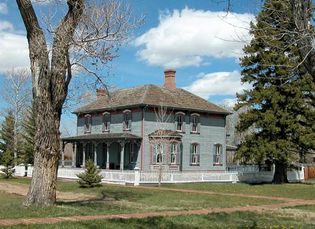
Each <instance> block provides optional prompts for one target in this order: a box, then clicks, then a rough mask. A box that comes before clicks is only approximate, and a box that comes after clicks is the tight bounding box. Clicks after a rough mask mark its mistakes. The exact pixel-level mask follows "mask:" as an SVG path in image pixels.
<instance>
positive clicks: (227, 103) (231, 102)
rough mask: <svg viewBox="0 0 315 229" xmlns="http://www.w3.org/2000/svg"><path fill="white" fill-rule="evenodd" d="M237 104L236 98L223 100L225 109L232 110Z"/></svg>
mask: <svg viewBox="0 0 315 229" xmlns="http://www.w3.org/2000/svg"><path fill="white" fill-rule="evenodd" d="M236 102H237V99H236V98H233V99H224V100H223V105H224V106H225V107H227V108H233V107H234V106H235V104H236Z"/></svg>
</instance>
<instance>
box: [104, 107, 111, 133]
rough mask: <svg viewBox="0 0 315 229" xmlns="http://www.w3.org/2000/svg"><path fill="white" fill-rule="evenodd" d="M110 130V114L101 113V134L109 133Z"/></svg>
mask: <svg viewBox="0 0 315 229" xmlns="http://www.w3.org/2000/svg"><path fill="white" fill-rule="evenodd" d="M109 130H110V113H108V112H105V113H103V132H109Z"/></svg>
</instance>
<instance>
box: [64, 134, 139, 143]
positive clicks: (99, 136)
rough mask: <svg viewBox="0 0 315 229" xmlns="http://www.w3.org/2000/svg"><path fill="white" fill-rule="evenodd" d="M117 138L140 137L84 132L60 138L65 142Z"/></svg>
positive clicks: (133, 138)
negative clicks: (83, 133)
mask: <svg viewBox="0 0 315 229" xmlns="http://www.w3.org/2000/svg"><path fill="white" fill-rule="evenodd" d="M119 139H131V140H137V139H141V137H139V136H137V135H134V134H130V133H104V134H85V135H79V136H73V137H64V138H62V140H63V141H66V142H76V141H84V140H119Z"/></svg>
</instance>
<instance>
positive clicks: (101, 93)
mask: <svg viewBox="0 0 315 229" xmlns="http://www.w3.org/2000/svg"><path fill="white" fill-rule="evenodd" d="M106 96H107V92H106V89H104V88H98V89H96V98H97V99H99V98H101V97H106Z"/></svg>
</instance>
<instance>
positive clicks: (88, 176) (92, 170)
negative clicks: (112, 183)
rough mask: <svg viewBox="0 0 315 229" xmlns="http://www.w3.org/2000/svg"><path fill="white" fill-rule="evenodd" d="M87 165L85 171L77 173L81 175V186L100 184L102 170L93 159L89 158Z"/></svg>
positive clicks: (89, 186) (88, 186) (90, 186)
mask: <svg viewBox="0 0 315 229" xmlns="http://www.w3.org/2000/svg"><path fill="white" fill-rule="evenodd" d="M85 166H86V168H85V172H83V173H80V174H78V175H77V177H79V181H78V183H79V184H80V186H81V187H83V188H92V187H95V186H100V184H101V181H102V178H103V177H102V176H101V175H99V174H100V172H101V171H100V170H99V169H97V167H96V166H95V165H94V162H93V161H92V160H88V161H87V162H86V165H85Z"/></svg>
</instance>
